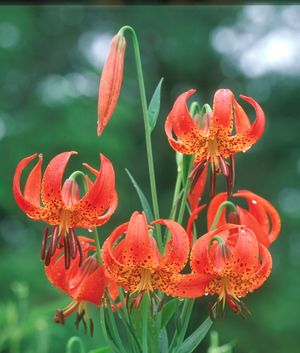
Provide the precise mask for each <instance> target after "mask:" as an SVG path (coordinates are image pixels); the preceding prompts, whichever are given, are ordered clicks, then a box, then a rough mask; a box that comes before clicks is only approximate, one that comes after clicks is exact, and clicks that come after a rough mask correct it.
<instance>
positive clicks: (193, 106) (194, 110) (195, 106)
mask: <svg viewBox="0 0 300 353" xmlns="http://www.w3.org/2000/svg"><path fill="white" fill-rule="evenodd" d="M196 113H198V114H200V115H201V107H200V105H199V103H198V102H193V103H192V104H191V107H190V114H191V116H192V117H194V116H195V114H196Z"/></svg>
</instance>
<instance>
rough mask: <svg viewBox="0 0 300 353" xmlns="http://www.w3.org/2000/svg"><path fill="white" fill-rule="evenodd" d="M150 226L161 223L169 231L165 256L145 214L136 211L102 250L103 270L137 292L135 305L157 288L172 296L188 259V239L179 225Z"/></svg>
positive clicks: (172, 223)
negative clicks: (158, 245)
mask: <svg viewBox="0 0 300 353" xmlns="http://www.w3.org/2000/svg"><path fill="white" fill-rule="evenodd" d="M152 224H162V225H164V226H166V227H167V228H168V231H169V232H170V236H171V238H170V240H169V242H168V243H167V246H166V251H165V253H164V254H161V253H160V252H159V250H158V248H157V244H156V241H155V239H154V238H153V237H152V229H151V228H152V227H151V226H149V225H148V224H147V220H146V217H145V214H144V213H142V214H139V213H138V212H134V213H133V215H132V216H131V218H130V221H129V222H127V223H124V224H122V225H120V226H119V227H117V228H116V229H115V230H114V231H113V232H112V233H111V235H110V236H109V237H108V238H107V239H106V240H105V242H104V245H103V248H102V259H103V263H104V265H105V267H106V269H107V270H108V272H109V273H111V275H112V276H113V277H114V279H115V281H116V282H117V283H118V284H120V285H121V286H122V287H124V289H125V290H126V291H128V292H130V293H136V299H137V301H136V303H139V302H140V300H141V298H142V296H143V295H144V294H145V293H147V294H148V295H150V292H153V291H155V290H156V289H159V290H161V291H163V292H165V293H167V294H169V295H173V294H174V293H175V292H174V291H175V289H176V285H175V283H176V281H177V280H178V277H179V276H180V275H179V272H180V271H181V270H182V269H183V267H184V266H185V265H186V262H187V260H188V254H189V240H188V237H187V235H186V232H185V230H184V229H183V228H182V227H181V225H179V224H178V223H176V222H174V221H171V220H166V219H159V220H157V221H155V222H152ZM124 234H125V236H124ZM174 295H176V294H174Z"/></svg>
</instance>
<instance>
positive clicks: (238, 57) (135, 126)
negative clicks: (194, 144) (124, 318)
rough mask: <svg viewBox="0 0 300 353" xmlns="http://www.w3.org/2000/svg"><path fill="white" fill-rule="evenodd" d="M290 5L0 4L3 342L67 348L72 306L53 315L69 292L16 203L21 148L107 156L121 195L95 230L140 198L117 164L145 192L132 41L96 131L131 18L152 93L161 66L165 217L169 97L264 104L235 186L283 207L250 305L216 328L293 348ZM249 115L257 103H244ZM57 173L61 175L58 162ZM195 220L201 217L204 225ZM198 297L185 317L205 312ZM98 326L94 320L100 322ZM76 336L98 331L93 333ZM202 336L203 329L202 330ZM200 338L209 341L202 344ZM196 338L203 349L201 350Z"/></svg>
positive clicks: (299, 316)
mask: <svg viewBox="0 0 300 353" xmlns="http://www.w3.org/2000/svg"><path fill="white" fill-rule="evenodd" d="M299 18H300V6H298V5H297V6H244V7H242V6H241V7H237V6H225V7H223V6H208V7H204V6H199V7H197V6H193V7H183V6H176V7H175V6H174V7H149V6H141V7H137V6H135V7H92V6H86V7H82V6H65V7H57V6H44V7H21V6H1V9H0V87H1V88H0V90H1V94H0V153H1V159H0V213H1V220H0V246H1V248H0V286H1V293H0V352H1V353H2V352H3V353H4V352H10V353H18V352H20V353H33V352H39V353H48V352H64V351H65V347H66V342H67V340H68V338H69V337H71V336H72V335H74V334H79V335H82V332H79V333H78V332H77V331H76V330H75V329H74V327H73V318H71V319H70V320H68V321H67V323H66V327H65V328H62V327H60V326H58V325H56V324H54V323H53V322H52V320H51V318H52V316H53V314H54V311H55V309H56V308H57V307H61V306H64V305H66V304H67V303H68V301H69V299H68V298H67V297H66V296H64V295H63V294H61V293H60V292H59V291H58V290H57V289H56V288H53V287H52V286H51V285H50V284H49V283H48V282H47V280H46V278H45V276H44V273H43V265H42V263H41V261H40V260H39V247H40V242H41V237H42V231H43V227H44V224H42V222H33V221H31V220H30V219H28V218H27V217H26V216H25V215H24V214H23V213H22V212H21V211H20V210H19V209H18V207H17V206H16V204H15V202H14V199H13V196H12V191H11V184H12V177H13V174H14V169H15V166H16V164H17V163H18V161H19V160H20V159H21V158H23V157H25V156H28V155H30V154H32V153H35V152H41V153H43V154H44V165H46V163H48V161H49V160H50V159H51V158H53V156H54V155H56V154H57V153H59V152H62V151H66V150H75V151H78V152H79V155H78V156H76V157H74V158H73V160H72V161H71V163H70V165H69V167H68V171H67V174H68V172H71V171H72V170H75V169H76V168H80V166H81V163H82V162H87V163H90V164H91V165H93V166H97V167H98V165H99V161H98V153H99V152H102V153H104V154H105V155H106V156H108V158H110V160H111V161H112V162H113V163H114V166H115V170H116V178H117V190H118V192H119V207H118V210H117V212H116V214H115V215H114V216H113V217H112V219H111V221H110V222H109V223H108V224H107V225H105V226H104V227H103V228H102V229H101V231H100V233H101V234H102V235H103V237H105V236H106V235H107V234H109V232H110V231H111V230H112V229H113V228H114V227H116V226H117V225H118V224H120V223H121V222H124V221H126V220H127V219H128V218H129V216H130V214H131V212H132V211H133V210H135V209H140V204H139V201H138V198H137V197H136V195H135V193H134V192H133V188H132V185H131V183H130V181H129V180H128V177H127V175H126V173H125V171H124V169H125V168H128V169H129V170H130V171H131V172H132V174H133V175H134V176H135V178H136V180H137V181H138V183H139V184H140V186H141V187H142V188H143V190H145V192H146V194H147V196H148V195H149V187H148V174H147V164H146V159H145V158H146V153H145V144H144V136H143V121H142V114H141V106H140V101H139V93H138V87H137V81H136V72H135V66H134V60H133V50H132V45H131V42H130V40H129V41H128V47H127V52H126V62H125V73H124V82H123V87H122V91H121V95H120V99H119V103H118V106H117V109H116V110H115V113H114V115H113V119H112V120H111V121H110V123H109V125H108V127H107V128H106V129H105V132H104V134H103V135H102V136H101V138H98V137H97V136H96V116H97V113H96V111H97V90H98V84H99V74H100V72H101V68H102V65H103V62H104V60H105V57H106V55H107V51H108V46H109V43H110V40H111V38H112V36H113V35H114V34H115V33H116V32H117V31H118V29H119V28H120V27H121V26H123V25H125V24H129V25H131V26H133V27H134V28H135V29H136V31H137V33H138V37H139V40H140V46H141V53H142V61H143V68H144V75H145V83H146V91H147V96H148V99H150V98H151V95H152V92H153V90H154V89H155V87H156V85H157V83H158V81H159V79H160V78H161V77H164V84H163V89H162V106H161V113H160V117H159V122H158V125H157V127H156V129H155V131H154V134H153V145H154V155H155V166H156V173H157V183H158V190H159V201H160V204H161V216H162V217H167V215H168V213H169V207H170V203H171V195H172V190H173V185H174V181H175V172H176V165H175V162H174V153H173V151H172V150H171V148H170V147H169V145H168V143H167V140H166V137H165V135H164V130H163V125H164V120H165V117H166V115H167V113H168V112H169V111H170V109H171V107H172V104H173V102H174V100H175V98H176V97H177V96H178V95H179V94H180V93H181V92H183V91H184V90H187V89H189V88H192V87H193V88H197V89H198V93H197V94H196V96H195V97H196V98H197V99H199V101H200V102H201V103H205V102H208V103H212V97H213V94H214V92H215V91H216V90H217V89H218V88H220V87H223V88H230V89H231V90H233V92H234V93H235V95H236V96H237V97H238V95H239V94H245V95H250V96H252V97H254V98H255V99H256V100H257V101H258V102H260V104H261V105H262V107H263V109H264V111H265V113H266V117H267V125H266V131H265V134H264V136H263V138H262V139H261V140H260V141H259V142H258V143H257V144H256V145H255V146H254V147H253V148H252V149H251V150H250V151H249V152H247V154H245V155H238V157H237V183H236V188H247V189H250V190H252V191H254V192H256V193H259V194H261V195H262V196H264V197H265V198H267V199H269V200H270V201H271V202H272V203H273V204H274V205H275V206H276V207H277V208H278V210H279V211H280V214H281V216H282V232H281V235H280V237H279V238H278V240H277V242H276V243H275V244H274V245H272V247H271V252H272V255H273V263H274V265H273V273H272V275H271V277H270V279H269V280H268V281H267V283H266V284H265V285H264V286H263V287H262V288H260V289H259V290H257V291H256V292H255V293H254V294H253V295H249V297H247V298H246V300H245V302H246V304H247V306H248V307H249V308H250V310H251V311H252V314H253V316H252V317H251V318H250V319H249V320H247V321H243V320H242V319H241V318H240V317H235V316H234V315H233V314H231V313H228V315H227V316H226V318H225V320H223V321H222V320H217V321H216V323H215V325H214V328H215V329H216V330H217V331H218V332H219V336H220V340H221V341H222V342H223V343H226V342H230V341H235V348H234V351H235V352H238V353H262V352H273V353H287V352H288V353H297V352H299V346H300V336H299V327H300V310H299V297H300V275H299V265H300V184H299V180H300V175H299V174H300V139H299V136H300V119H299V109H300V99H299V91H300V60H299V54H300V25H299V23H300V22H299ZM242 105H243V107H245V109H246V110H247V112H248V113H249V115H250V117H252V118H253V111H252V110H251V108H249V106H248V105H247V104H243V103H242ZM67 174H66V175H67ZM200 228H201V231H202V232H204V231H205V227H204V226H203V227H201V226H200ZM207 301H208V299H207V298H203V299H202V298H201V299H199V300H198V304H197V309H196V310H195V312H194V317H193V325H197V324H199V323H200V321H201V318H202V317H204V316H205V315H207V311H206V304H207ZM96 329H97V327H96ZM84 343H85V345H86V348H88V349H91V348H95V347H97V346H100V345H101V344H102V337H101V336H100V335H99V334H96V335H95V338H93V339H91V338H89V337H88V336H87V337H85V338H84ZM206 343H207V341H206ZM202 347H205V344H204V345H203V346H202ZM204 349H205V348H202V350H199V352H200V351H204Z"/></svg>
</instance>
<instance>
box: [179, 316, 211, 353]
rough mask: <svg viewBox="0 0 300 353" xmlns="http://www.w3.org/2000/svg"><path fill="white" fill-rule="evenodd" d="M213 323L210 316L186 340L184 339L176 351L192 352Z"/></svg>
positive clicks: (182, 352)
mask: <svg viewBox="0 0 300 353" xmlns="http://www.w3.org/2000/svg"><path fill="white" fill-rule="evenodd" d="M211 325H212V321H211V319H210V318H209V317H208V318H207V319H206V320H205V321H204V322H203V323H202V324H201V325H200V326H199V327H198V328H197V329H196V330H195V331H194V332H193V333H192V334H191V335H190V336H189V337H188V338H187V339H186V340H184V341H183V343H182V344H181V345H180V346H179V348H178V349H177V350H176V351H175V352H176V353H192V352H193V351H194V349H196V348H197V347H198V345H199V344H200V343H201V342H202V340H203V339H204V338H205V336H206V334H207V332H208V330H209V329H210V327H211Z"/></svg>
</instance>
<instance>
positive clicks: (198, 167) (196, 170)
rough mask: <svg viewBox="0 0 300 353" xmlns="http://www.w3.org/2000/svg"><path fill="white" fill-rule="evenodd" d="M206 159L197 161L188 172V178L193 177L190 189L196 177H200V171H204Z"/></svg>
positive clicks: (195, 181)
mask: <svg viewBox="0 0 300 353" xmlns="http://www.w3.org/2000/svg"><path fill="white" fill-rule="evenodd" d="M206 163H207V161H202V162H200V163H198V164H197V165H196V166H195V167H194V169H193V170H192V171H191V172H190V174H189V178H190V179H191V178H193V181H192V184H191V190H193V189H194V187H195V185H196V183H197V181H198V179H199V178H200V176H201V174H202V172H203V171H204V168H205V166H206Z"/></svg>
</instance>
